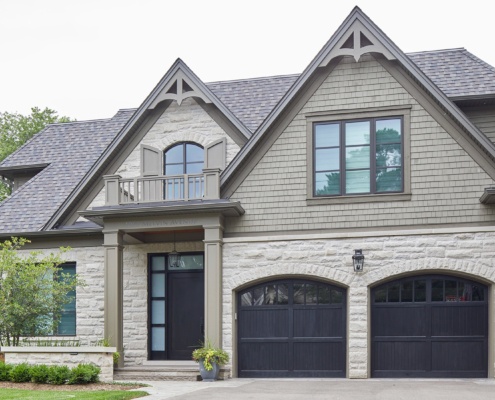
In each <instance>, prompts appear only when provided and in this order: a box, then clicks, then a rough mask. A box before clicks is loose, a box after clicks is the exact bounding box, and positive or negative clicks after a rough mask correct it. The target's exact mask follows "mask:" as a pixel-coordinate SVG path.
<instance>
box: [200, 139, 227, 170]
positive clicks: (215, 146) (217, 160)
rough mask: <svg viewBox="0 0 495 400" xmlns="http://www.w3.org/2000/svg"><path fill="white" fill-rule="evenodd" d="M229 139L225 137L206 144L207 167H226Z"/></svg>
mask: <svg viewBox="0 0 495 400" xmlns="http://www.w3.org/2000/svg"><path fill="white" fill-rule="evenodd" d="M226 148H227V141H226V140H225V138H223V139H219V140H216V141H214V142H213V143H211V144H209V145H208V146H205V168H206V169H208V168H220V169H222V170H223V169H225V164H226Z"/></svg>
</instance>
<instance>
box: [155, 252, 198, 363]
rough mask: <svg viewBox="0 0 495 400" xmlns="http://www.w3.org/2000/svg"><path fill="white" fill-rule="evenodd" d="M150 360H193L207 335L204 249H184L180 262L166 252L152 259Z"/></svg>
mask: <svg viewBox="0 0 495 400" xmlns="http://www.w3.org/2000/svg"><path fill="white" fill-rule="evenodd" d="M148 277H149V278H148V281H149V282H148V310H149V316H148V321H149V324H148V325H149V333H148V345H149V348H148V354H149V359H150V360H190V359H191V353H192V351H193V350H194V348H195V347H198V345H199V343H200V342H201V341H203V339H204V253H183V254H181V260H180V262H179V263H178V264H177V266H172V265H170V263H169V262H168V255H167V254H166V253H160V254H150V255H149V259H148Z"/></svg>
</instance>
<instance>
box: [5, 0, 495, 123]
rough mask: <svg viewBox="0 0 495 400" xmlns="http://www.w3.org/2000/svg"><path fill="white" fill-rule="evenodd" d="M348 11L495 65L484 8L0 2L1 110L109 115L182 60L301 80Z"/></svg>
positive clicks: (219, 76)
mask: <svg viewBox="0 0 495 400" xmlns="http://www.w3.org/2000/svg"><path fill="white" fill-rule="evenodd" d="M355 5H358V6H359V7H361V9H362V10H363V11H364V12H365V13H366V14H367V15H368V16H369V17H370V18H371V19H372V20H373V21H374V22H375V23H376V24H377V25H378V26H379V27H380V28H381V29H382V30H383V31H384V32H385V34H387V35H388V36H389V37H390V38H391V39H392V40H393V41H394V42H395V43H396V44H397V45H398V46H399V47H400V48H401V49H402V50H403V51H405V52H414V51H422V50H438V49H445V48H455V47H465V48H466V49H468V50H469V51H471V52H472V53H473V54H475V55H476V56H478V57H480V58H481V59H483V60H485V61H486V62H488V63H490V64H492V65H495V50H494V49H495V47H494V45H493V39H494V32H493V28H492V27H493V15H494V9H495V2H492V1H490V0H484V1H483V0H470V1H467V2H466V1H461V0H450V1H448V0H428V1H426V0H410V1H398V0H395V1H394V0H388V1H386V0H297V1H296V0H285V1H274V0H261V1H260V0H249V1H246V0H237V1H236V0H226V1H223V0H175V1H169V0H0V44H1V53H0V54H1V56H0V111H9V112H20V113H23V114H27V113H29V110H30V108H31V107H33V106H38V107H40V108H44V107H50V108H52V109H54V110H56V111H58V112H59V115H66V116H69V117H71V118H76V119H78V120H85V119H95V118H109V117H111V116H113V115H114V114H115V113H116V112H117V110H118V109H119V108H130V107H138V106H139V105H140V103H141V102H142V101H143V100H144V99H145V97H146V96H147V95H148V93H149V92H150V91H151V90H152V89H153V87H154V86H155V85H156V83H158V81H159V80H160V78H161V77H162V76H163V75H164V74H165V72H166V71H167V70H168V68H169V67H170V66H171V65H172V63H173V62H174V61H175V60H176V59H177V58H178V57H180V58H182V60H183V61H185V62H186V64H187V65H188V66H189V67H190V68H191V69H192V70H193V71H194V72H195V73H196V74H197V75H198V76H199V77H200V78H201V79H202V80H203V81H204V82H211V81H217V80H229V79H241V78H252V77H257V76H269V75H281V74H291V73H300V72H302V70H303V69H304V68H305V67H306V66H307V65H308V64H309V62H310V61H311V60H312V59H313V57H314V56H315V55H316V53H317V52H318V51H319V50H320V49H321V47H322V46H323V45H324V44H325V43H326V41H327V40H328V39H329V38H330V36H331V35H332V34H333V33H334V32H335V31H336V29H337V28H338V27H339V25H340V24H341V23H342V22H343V20H344V19H345V18H346V17H347V15H348V14H349V13H350V12H351V10H352V8H353V7H354V6H355Z"/></svg>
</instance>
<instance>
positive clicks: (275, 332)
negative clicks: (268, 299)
mask: <svg viewBox="0 0 495 400" xmlns="http://www.w3.org/2000/svg"><path fill="white" fill-rule="evenodd" d="M239 320H240V324H241V325H242V327H243V329H242V337H243V338H265V337H287V334H288V328H289V313H288V310H287V309H285V308H284V309H252V310H246V311H243V312H242V313H240V316H239Z"/></svg>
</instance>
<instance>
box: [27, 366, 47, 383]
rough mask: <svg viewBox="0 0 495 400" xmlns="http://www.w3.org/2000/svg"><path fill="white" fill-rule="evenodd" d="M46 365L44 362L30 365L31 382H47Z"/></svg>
mask: <svg viewBox="0 0 495 400" xmlns="http://www.w3.org/2000/svg"><path fill="white" fill-rule="evenodd" d="M48 371H49V369H48V367H47V366H46V365H44V364H41V365H33V366H32V367H31V382H34V383H47V382H48Z"/></svg>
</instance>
